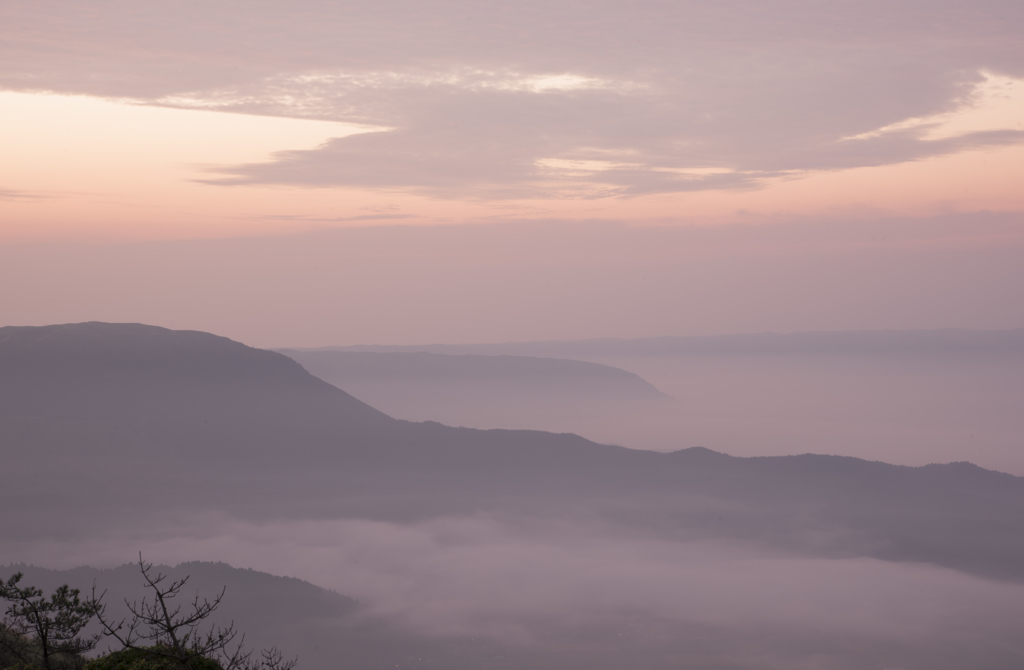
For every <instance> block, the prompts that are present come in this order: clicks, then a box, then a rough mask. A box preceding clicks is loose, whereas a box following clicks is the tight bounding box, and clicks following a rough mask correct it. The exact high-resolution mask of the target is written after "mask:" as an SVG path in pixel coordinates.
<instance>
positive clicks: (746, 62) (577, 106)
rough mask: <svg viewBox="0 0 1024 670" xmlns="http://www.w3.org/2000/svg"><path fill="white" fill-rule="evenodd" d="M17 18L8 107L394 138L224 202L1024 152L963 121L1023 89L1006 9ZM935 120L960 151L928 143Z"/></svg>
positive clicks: (921, 6)
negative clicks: (110, 106) (263, 118)
mask: <svg viewBox="0 0 1024 670" xmlns="http://www.w3.org/2000/svg"><path fill="white" fill-rule="evenodd" d="M129 9H130V11H129ZM3 12H4V16H3V21H0V25H3V28H0V31H2V33H0V34H2V35H3V37H4V39H5V46H3V47H0V57H2V58H3V61H4V63H5V72H4V73H3V74H2V75H0V87H5V88H9V89H16V90H49V91H60V92H70V93H88V94H92V95H101V96H108V97H119V98H128V99H133V100H136V101H139V102H142V103H145V104H156V105H169V106H179V107H200V108H204V109H214V110H223V111H235V112H246V113H255V114H271V115H280V116H294V117H302V118H318V119H329V120H337V121H348V122H357V123H364V124H371V125H374V126H377V127H380V128H389V129H390V130H389V131H386V132H377V133H369V134H364V135H358V136H350V137H345V138H341V139H336V140H333V141H331V142H328V143H327V144H325V145H324V146H322V147H320V148H318V149H314V150H311V151H285V152H281V153H279V154H277V155H276V156H275V157H274V158H273V160H271V161H269V162H266V163H252V164H243V165H234V166H221V167H220V168H218V169H217V170H215V171H214V173H213V174H211V176H210V178H209V179H208V180H207V183H211V184H221V185H226V186H227V185H232V184H290V185H301V186H310V187H334V186H360V187H371V188H381V189H397V190H400V191H406V192H417V193H425V194H428V195H436V196H443V197H468V198H477V199H506V198H535V197H551V198H600V197H609V196H630V195H637V194H644V193H659V192H675V191H692V190H707V189H748V188H756V187H759V186H761V185H763V184H765V183H769V182H771V181H773V180H777V179H792V178H794V177H798V176H800V175H801V174H806V173H808V172H812V171H820V170H838V169H845V168H851V167H862V166H875V165H889V164H893V163H899V162H905V161H910V160H921V159H925V158H929V157H932V156H938V155H943V154H948V153H954V152H959V151H966V150H972V149H979V148H989V147H996V146H1005V145H1008V144H1016V143H1020V142H1021V141H1022V134H1021V133H1022V129H1021V128H1019V127H1017V126H1016V125H1013V124H1012V123H1011V124H1010V125H1007V124H1006V123H1005V119H1006V118H1009V116H1012V114H1011V113H1009V112H1005V113H1000V114H996V115H994V116H991V115H990V116H991V118H989V120H988V121H986V122H985V123H982V124H981V125H979V124H977V123H973V124H972V123H967V124H964V123H961V122H960V121H957V119H961V120H962V119H963V118H966V117H965V116H964V115H966V116H967V117H971V116H972V115H973V117H972V118H975V119H977V118H978V115H977V114H976V111H977V109H978V105H979V102H984V101H989V102H991V96H989V97H986V95H985V94H984V93H985V91H988V90H989V89H991V86H992V82H993V81H994V80H998V81H1002V82H1004V83H1005V82H1019V81H1020V80H1021V79H1022V78H1024V61H1022V60H1021V59H1020V56H1019V43H1018V38H1019V34H1020V32H1021V31H1022V30H1024V10H1022V9H1021V6H1020V5H1019V3H1005V2H998V1H996V0H990V1H983V2H973V3H965V2H959V1H954V0H945V1H941V2H928V3H924V2H918V1H916V0H913V1H908V2H902V3H896V4H893V3H883V2H881V1H875V0H871V1H868V2H859V3H852V2H851V3H829V4H828V5H821V4H817V3H808V2H806V1H803V0H780V1H778V2H773V3H771V4H770V5H766V4H765V3H760V2H752V1H743V0H737V1H734V2H725V3H714V4H711V5H708V4H707V3H700V2H678V3H661V2H642V3H630V4H629V5H624V4H621V3H614V2H608V1H602V2H596V3H586V4H580V3H579V2H576V1H575V0H562V1H561V2H541V1H540V0H535V1H532V0H531V1H526V2H522V3H516V5H515V6H514V7H509V6H502V5H488V4H483V5H481V4H479V3H473V2H462V1H456V0H434V1H431V2H417V3H412V2H407V1H405V0H390V1H388V2H381V3H375V4H374V5H373V6H369V5H366V6H363V5H356V4H352V5H342V6H339V5H337V4H336V3H327V2H322V1H320V0H305V1H304V2H299V3H293V4H290V5H288V6H287V7H285V6H283V5H282V6H278V5H273V4H260V5H258V6H253V5H252V4H251V3H245V4H242V3H239V2H236V1H235V0H220V1H219V2H212V3H199V2H191V1H190V2H182V3H175V5H174V7H173V9H172V8H171V7H164V6H158V5H153V6H148V7H146V8H144V9H140V8H138V7H137V6H135V5H131V6H129V5H127V4H125V2H123V1H120V0H107V1H106V2H101V3H91V4H90V5H89V6H88V8H86V7H84V6H82V5H80V4H79V3H70V2H66V1H64V0H54V1H52V2H49V3H44V4H32V5H26V4H17V5H12V6H10V7H8V8H6V9H5V10H3ZM58 44H59V48H58V47H57V45H58ZM1014 85H1016V84H1014ZM986 87H987V88H986ZM1015 100H1016V98H1013V99H1012V100H1010V101H1009V102H1007V101H1006V100H1004V101H1003V103H1005V104H1003V106H1004V108H1007V109H1008V108H1009V107H1007V105H1009V106H1010V107H1013V105H1017V102H1014V101H1015ZM1018 102H1019V101H1018ZM1001 104H1002V103H1001ZM940 117H941V119H940ZM937 119H940V120H941V122H942V123H943V124H945V125H944V126H943V127H945V128H947V130H948V129H954V130H956V129H959V130H957V131H956V132H954V133H953V134H947V135H945V136H941V137H938V136H935V132H934V131H935V123H938V121H936V120H937ZM1000 119H1002V120H1000ZM908 120H910V121H908ZM1011 120H1012V119H1011ZM844 138H847V139H845V140H844ZM851 138H853V139H851ZM610 156H611V158H610ZM616 156H617V157H616ZM588 161H607V162H609V163H612V164H614V165H610V166H608V167H605V168H602V169H585V168H582V167H581V166H582V165H585V164H586V163H587V162H588ZM559 166H562V167H559ZM565 166H569V167H568V168H565ZM591 167H593V165H591Z"/></svg>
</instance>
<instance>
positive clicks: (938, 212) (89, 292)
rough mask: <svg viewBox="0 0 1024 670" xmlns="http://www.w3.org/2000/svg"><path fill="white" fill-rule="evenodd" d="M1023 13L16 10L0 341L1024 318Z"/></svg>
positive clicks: (539, 8)
mask: <svg viewBox="0 0 1024 670" xmlns="http://www.w3.org/2000/svg"><path fill="white" fill-rule="evenodd" d="M1022 31H1024V5H1021V4H1020V3H1019V2H1013V1H1007V2H999V1H994V0H988V1H981V2H961V1H951V0H938V1H936V0H931V1H929V2H924V1H917V0H905V1H902V2H881V1H879V0H868V1H860V2H833V3H820V2H809V1H804V0H773V1H771V2H763V1H758V2H754V1H741V0H729V1H723V2H715V3H706V2H687V1H677V2H659V1H649V2H628V3H626V2H608V1H604V0H601V1H591V2H577V1H574V0H561V1H557V2H551V1H545V2H538V1H532V0H530V1H524V2H518V3H512V4H509V3H495V2H468V1H454V0H444V1H426V2H407V1H403V0H389V1H386V2H377V3H372V6H371V4H370V3H335V2H321V1H317V0H301V1H297V2H291V3H277V2H252V1H250V2H245V3H242V2H237V1H234V0H218V1H213V2H209V1H204V2H198V1H196V2H191V1H183V2H176V3H162V4H161V3H137V2H119V1H114V0H110V1H99V2H90V3H72V2H66V1H57V0H55V1H40V2H32V3H28V2H17V1H13V0H12V1H10V2H4V3H0V64H2V65H0V118H2V119H3V121H4V122H3V123H2V124H0V155H2V156H3V158H2V160H0V245H2V248H0V254H2V255H3V257H4V264H3V268H6V269H2V268H0V275H2V278H3V279H4V282H3V285H4V288H0V300H2V303H0V320H2V321H3V322H4V323H7V324H11V325H35V324H43V323H58V322H68V321H79V320H90V319H97V320H118V321H145V322H149V323H155V324H157V325H166V326H170V327H180V328H196V329H202V330H214V331H215V332H218V333H221V334H225V335H228V336H232V337H235V338H237V339H241V340H243V341H246V342H248V343H251V344H256V345H260V346H314V345H329V344H356V343H365V342H381V343H418V342H426V341H446V342H465V341H502V340H513V339H551V338H562V337H564V338H583V337H639V336H657V335H685V334H706V333H717V332H741V331H762V330H781V331H793V330H801V329H842V328H901V327H917V328H920V327H929V328H930V327H976V328H1006V327H1021V326H1024V318H1022V315H1021V314H1020V310H1019V308H1016V307H1015V306H1014V305H1013V300H1014V296H1015V292H1014V291H1013V290H1012V287H1013V286H1014V285H1020V282H1021V281H1022V280H1024V271H1022V270H1020V269H1018V268H1019V267H1021V266H1022V265H1024V263H1021V261H1022V260H1024V258H1022V255H1024V254H1022V251H1024V215H1022V212H1024V188H1021V178H1020V175H1021V174H1024V47H1022V45H1021V41H1020V37H1019V36H1020V34H1021V33H1022Z"/></svg>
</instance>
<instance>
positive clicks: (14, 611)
mask: <svg viewBox="0 0 1024 670" xmlns="http://www.w3.org/2000/svg"><path fill="white" fill-rule="evenodd" d="M23 576H24V575H23V574H22V573H20V572H19V573H17V574H15V575H14V576H12V577H11V578H10V579H8V580H7V581H6V582H4V581H0V598H3V599H4V600H7V601H9V603H10V604H9V605H8V607H7V611H6V613H5V615H4V619H3V629H4V630H3V631H2V634H0V645H3V647H4V648H5V649H7V650H8V651H9V652H10V653H11V654H13V655H14V656H15V657H16V658H17V659H18V660H19V661H21V662H22V663H24V664H26V665H38V666H41V667H42V668H43V669H44V670H66V669H68V668H72V669H77V668H81V667H82V666H83V665H84V664H85V659H84V658H83V656H82V655H83V654H85V653H86V652H87V651H90V650H92V649H93V648H94V647H95V646H96V643H97V642H98V641H99V639H100V635H94V636H92V637H80V634H81V632H82V629H83V628H85V626H86V624H88V623H89V621H90V620H92V618H93V616H95V615H96V614H97V613H98V611H99V610H100V609H101V607H102V606H101V605H100V604H99V601H98V600H96V599H95V598H91V599H88V600H86V601H85V602H83V601H82V600H81V599H80V598H79V590H78V589H72V588H70V587H69V586H68V585H67V584H65V585H63V586H60V587H58V588H57V590H56V591H54V592H53V595H51V596H50V597H49V598H48V599H47V598H46V596H45V595H44V594H43V591H42V590H41V589H38V588H36V587H34V586H27V587H24V588H23V587H20V586H18V584H19V582H21V579H22V577H23Z"/></svg>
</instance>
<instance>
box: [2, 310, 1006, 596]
mask: <svg viewBox="0 0 1024 670" xmlns="http://www.w3.org/2000/svg"><path fill="white" fill-rule="evenodd" d="M0 445H2V447H3V464H4V470H5V472H7V473H16V475H15V476H10V475H9V476H8V477H7V478H6V479H5V481H4V485H3V487H2V489H0V508H2V509H4V510H17V513H16V514H4V515H3V516H2V518H0V535H3V536H4V537H20V538H31V537H40V538H43V537H56V536H72V535H76V534H81V533H82V532H83V529H89V531H90V532H99V531H102V530H104V529H114V528H116V529H119V530H122V531H123V530H125V529H128V528H132V527H140V528H141V527H146V526H147V524H150V523H151V522H152V518H153V515H154V514H156V513H168V512H169V511H175V510H179V511H188V510H193V511H195V510H220V511H223V512H224V513H226V514H234V515H244V516H245V517H246V518H252V519H264V518H271V517H273V518H296V519H299V518H310V517H317V518H324V517H334V518H339V517H349V518H353V517H355V518H370V519H373V518H377V519H393V520H411V519H423V518H430V517H432V516H440V515H453V514H455V515H459V514H469V515H472V514H478V513H482V512H495V513H499V512H500V513H501V514H505V515H526V516H529V515H537V514H539V515H548V516H550V515H558V514H560V513H562V512H563V511H564V512H565V513H569V511H570V510H573V513H574V514H576V513H581V510H582V513H585V514H588V515H591V516H593V517H594V518H599V519H600V520H601V521H602V523H607V524H611V525H613V526H616V525H617V526H621V527H622V528H624V529H630V531H631V532H639V531H643V532H647V533H653V534H655V535H657V536H660V537H665V538H683V537H685V538H698V537H703V538H726V539H729V538H732V539H739V540H743V541H747V542H753V543H758V544H760V545H764V546H769V547H777V548H780V549H784V550H786V551H790V552H798V553H803V554H806V555H814V556H871V557H875V558H880V559H885V560H894V561H919V562H927V563H933V564H935V565H941V566H946V567H950V568H954V569H957V570H963V571H966V572H970V573H974V574H979V575H986V576H991V577H997V578H1003V579H1012V580H1021V579H1024V478H1018V477H1013V476H1010V475H1007V474H1002V473H998V472H992V471H987V470H983V469H981V468H978V467H975V466H973V465H970V464H967V463H953V464H947V465H929V466H926V467H917V468H912V467H901V466H894V465H887V464H885V463H878V462H868V461H863V460H859V459H855V458H845V457H837V456H816V455H803V456H789V457H773V458H734V457H730V456H726V455H724V454H719V453H715V452H712V451H709V450H707V449H701V448H689V449H682V450H679V451H675V452H673V453H657V452H649V451H640V450H632V449H627V448H623V447H618V446H609V445H600V444H595V443H593V442H589V441H587V440H584V439H582V438H580V437H577V436H575V435H570V434H561V435H559V434H551V433H543V432H537V431H510V430H473V429H466V428H451V427H447V426H443V425H441V424H437V423H432V422H426V423H413V422H408V421H399V420H395V419H392V418H390V417H388V416H387V415H385V414H383V413H381V412H378V411H377V410H375V409H373V408H372V407H370V406H368V405H366V404H365V403H363V402H360V401H359V400H356V399H355V398H353V397H352V396H351V395H349V394H348V393H346V392H344V391H342V390H340V389H338V388H335V387H334V386H331V385H330V384H328V383H326V382H324V381H322V380H320V379H318V378H316V377H314V376H313V375H311V374H309V373H308V372H307V371H306V370H304V369H303V368H302V367H301V366H300V365H299V364H298V363H296V362H295V361H293V360H291V359H290V358H288V357H287V356H284V355H282V354H279V353H275V352H271V351H264V350H259V349H253V348H250V347H247V346H245V345H242V344H239V343H237V342H232V341H231V340H228V339H226V338H222V337H217V336H214V335H210V334H206V333H199V332H190V331H171V330H167V329H163V328H157V327H153V326H144V325H138V324H105V323H84V324H72V325H61V326H46V327H17V328H15V327H7V328H3V329H0ZM680 446H683V445H680ZM40 491H43V492H44V494H42V495H40Z"/></svg>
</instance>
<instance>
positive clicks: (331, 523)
mask: <svg viewBox="0 0 1024 670" xmlns="http://www.w3.org/2000/svg"><path fill="white" fill-rule="evenodd" d="M189 526H190V527H191V528H194V530H193V531H191V532H187V533H181V532H180V530H179V531H178V533H175V532H174V530H173V529H168V528H159V529H150V531H149V532H146V533H142V534H139V535H135V536H133V537H132V536H126V535H118V534H113V535H110V536H104V537H103V538H101V539H99V538H98V539H97V540H96V541H94V542H87V543H83V544H75V545H73V546H71V545H61V544H59V543H55V544H42V545H39V544H37V545H34V546H30V547H29V546H17V545H16V544H15V545H5V547H4V550H3V553H4V554H6V555H7V556H11V555H17V556H20V557H23V558H24V559H25V560H28V561H29V562H38V563H45V564H48V565H52V566H64V567H71V566H74V565H78V564H81V563H88V564H90V565H94V566H102V567H106V566H114V565H118V564H121V563H123V562H128V561H129V560H130V558H131V557H132V555H133V552H135V551H137V550H139V549H142V551H143V553H144V555H145V556H149V557H155V556H159V557H160V558H161V561H163V562H166V563H171V564H173V563H175V562H177V561H184V560H195V559H205V560H212V559H216V560H220V561H226V562H228V563H230V564H231V565H234V566H240V567H252V568H254V569H256V570H261V571H267V572H271V573H274V574H283V575H294V576H298V577H300V578H302V579H305V580H308V581H310V582H313V583H314V584H317V585H320V586H324V587H328V588H331V589H334V590H336V591H338V592H339V593H342V594H346V595H349V596H354V597H356V598H358V600H359V601H360V603H361V607H360V608H358V609H357V610H355V611H353V612H351V613H349V612H345V613H344V615H343V616H341V617H340V618H338V615H337V614H335V618H333V619H331V620H329V621H319V622H318V623H316V625H315V626H314V625H313V620H315V619H316V616H317V614H316V608H312V609H311V610H310V611H309V613H302V614H298V615H296V617H295V619H294V620H293V621H292V624H301V625H300V626H298V627H300V628H305V629H307V630H306V632H305V633H303V635H305V638H302V637H301V636H300V638H299V639H302V640H303V641H306V642H307V643H309V642H310V640H316V639H318V637H319V638H323V639H324V640H328V639H329V638H330V637H331V634H332V633H331V631H332V630H334V631H335V635H342V634H344V635H345V636H349V635H351V630H352V627H353V626H360V625H362V626H370V627H374V628H373V629H374V630H375V631H377V632H378V633H379V632H380V631H381V630H386V631H390V632H389V633H388V635H391V636H392V637H393V644H396V645H399V646H401V645H411V647H410V648H414V649H417V650H418V652H417V653H420V654H424V653H433V654H435V655H436V654H437V653H438V652H436V651H434V652H424V651H423V649H422V648H420V647H417V646H416V645H417V644H419V645H422V644H423V642H422V641H423V640H424V639H427V640H429V639H434V640H445V641H447V643H448V644H460V645H466V644H469V643H470V641H473V644H474V645H475V646H474V647H473V649H475V651H465V653H466V654H467V655H469V656H471V657H472V656H477V657H479V656H478V655H480V654H484V655H486V654H491V655H494V654H497V655H499V656H501V655H504V656H505V657H506V658H505V663H500V662H499V663H497V664H496V666H495V667H506V666H507V667H524V666H526V667H529V666H533V667H549V666H550V667H587V664H588V663H593V662H594V659H595V658H596V659H603V660H602V661H599V662H598V665H599V667H605V666H607V667H623V665H621V664H622V663H625V664H627V665H630V666H632V667H652V668H653V667H659V668H660V667H690V668H700V667H716V668H718V667H729V668H778V669H779V670H782V669H784V668H877V667H891V668H897V667H900V668H902V667H905V668H950V669H951V670H952V669H954V668H963V667H968V666H969V667H972V668H1010V667H1014V666H1013V665H1012V662H1013V661H1012V659H1013V658H1019V656H1017V655H1019V654H1020V653H1022V652H1024V648H1022V645H1021V643H1020V635H1019V630H1020V625H1021V623H1022V622H1024V586H1022V585H1020V584H1007V583H1000V582H993V581H988V580H983V579H978V578H974V577H969V576H965V575H963V574H959V573H956V572H953V571H949V570H944V569H940V568H934V567H929V566H924V565H918V564H912V563H890V562H885V561H878V560H873V559H834V560H822V559H809V558H804V557H799V556H793V555H786V554H784V553H777V552H776V553H769V552H765V551H764V550H763V549H758V548H754V547H751V546H744V545H743V544H742V543H723V542H666V541H659V540H656V539H651V538H644V537H635V536H634V537H630V536H628V535H625V536H624V535H623V534H622V533H621V532H618V531H615V530H613V529H609V528H601V527H596V526H589V527H588V526H587V525H585V524H584V525H581V524H579V523H572V522H571V521H570V520H568V519H558V518H552V519H550V520H548V521H547V522H541V523H533V524H528V525H524V524H522V523H521V522H517V521H515V520H503V519H497V518H493V517H487V516H477V517H459V518H456V517H450V518H442V519H436V520H433V521H430V522H426V523H420V524H410V525H405V524H392V523H382V522H372V521H365V520H345V521H339V520H325V521H306V522H301V523H293V522H288V523H268V524H251V523H245V522H240V521H238V520H232V519H228V518H224V517H223V516H219V515H210V516H207V517H205V518H201V519H193V520H191V523H190V524H189ZM7 556H4V557H3V558H6V557H7ZM195 570H196V571H198V569H197V568H196V569H195ZM187 571H188V566H183V567H182V568H180V569H179V570H178V573H179V574H180V573H183V572H184V573H187ZM98 578H99V579H100V580H101V581H102V579H103V577H102V575H100V576H99V577H98ZM222 578H225V579H226V578H227V576H223V575H222ZM108 580H109V578H108ZM120 581H124V579H123V578H122V579H121V580H120ZM136 581H137V580H136ZM209 581H210V580H209V579H207V580H206V582H207V583H204V584H203V586H205V587H206V590H207V591H208V590H209V586H210V584H209V583H208V582H209ZM244 588H245V587H244V586H243V585H241V584H239V585H234V584H231V583H230V582H229V589H228V595H227V596H226V600H225V602H227V603H230V601H231V598H232V597H236V598H238V597H245V598H247V599H248V598H250V597H251V596H250V594H248V593H245V594H243V595H241V596H239V595H238V594H239V593H240V589H241V590H244ZM225 612H227V613H232V612H233V610H225ZM271 616H272V615H271V614H268V613H260V612H248V613H242V612H238V613H237V615H236V616H235V619H236V622H237V623H238V624H239V625H240V626H242V625H246V624H247V625H248V626H249V627H250V628H255V629H257V630H260V631H266V632H265V633H264V634H267V633H269V632H271V631H267V629H268V626H266V624H265V623H262V621H261V619H265V618H270V617H271ZM303 617H307V618H309V619H310V621H308V622H307V621H305V619H303ZM261 624H262V625H261ZM380 627H383V628H380ZM311 631H312V632H311ZM346 639H348V638H347V637H346ZM297 641H298V640H297ZM254 642H258V640H254ZM350 644H354V646H355V647H356V648H358V647H359V644H360V643H359V642H358V641H356V642H354V643H353V642H351V641H350ZM363 644H366V641H365V640H364V641H363ZM481 645H483V646H482V647H481ZM356 651H357V649H353V653H355V652H356ZM342 653H344V650H342ZM360 653H361V652H360ZM299 654H300V658H301V659H302V660H304V661H305V663H303V665H304V667H309V668H314V667H316V668H319V667H328V666H326V665H321V663H323V662H324V659H322V658H320V657H319V655H318V653H317V652H316V651H315V650H312V649H309V648H304V649H302V650H301V651H300V652H299ZM524 658H532V659H534V662H532V663H529V662H528V663H523V660H524ZM517 659H518V662H517ZM967 659H970V660H969V663H967V665H965V662H966V661H967ZM420 660H421V662H420V663H413V664H412V665H413V666H416V667H418V666H423V667H430V665H431V663H430V662H431V661H436V660H437V659H436V656H435V658H426V659H422V658H421V659H420ZM463 660H468V659H463ZM492 662H493V658H492ZM520 664H522V665H520ZM403 667H405V665H403Z"/></svg>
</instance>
